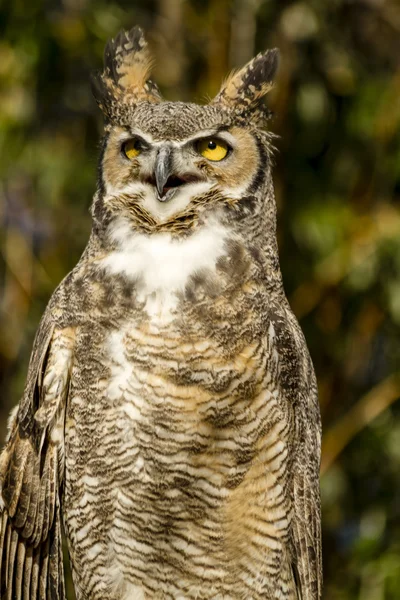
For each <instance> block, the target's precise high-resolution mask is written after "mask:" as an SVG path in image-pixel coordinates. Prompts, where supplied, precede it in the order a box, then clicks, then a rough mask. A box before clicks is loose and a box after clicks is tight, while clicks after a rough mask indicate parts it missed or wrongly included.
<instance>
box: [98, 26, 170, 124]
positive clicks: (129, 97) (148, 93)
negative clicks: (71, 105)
mask: <svg viewBox="0 0 400 600" xmlns="http://www.w3.org/2000/svg"><path fill="white" fill-rule="evenodd" d="M152 66H153V59H152V57H151V55H150V51H149V48H148V44H147V42H146V39H145V37H144V34H143V31H142V29H140V27H134V28H133V29H131V30H130V31H120V32H119V33H118V35H117V36H116V37H115V38H114V39H111V40H109V41H108V42H107V45H106V48H105V51H104V70H103V71H102V72H99V71H98V72H96V73H94V74H93V75H92V91H93V94H94V97H95V98H96V100H97V103H98V104H99V106H100V108H101V109H102V111H103V112H104V114H105V116H106V117H109V118H110V117H111V116H112V113H113V105H114V104H115V103H116V102H118V103H121V101H122V102H124V101H129V102H131V103H133V104H136V103H137V102H140V101H147V102H159V101H160V100H161V96H160V93H159V91H158V89H157V86H156V85H155V84H154V83H153V82H151V81H150V80H149V77H150V73H151V68H152Z"/></svg>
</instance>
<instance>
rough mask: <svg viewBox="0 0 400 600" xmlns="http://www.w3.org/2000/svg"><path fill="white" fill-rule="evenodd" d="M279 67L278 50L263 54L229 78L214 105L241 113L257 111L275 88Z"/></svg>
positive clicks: (213, 102)
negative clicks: (262, 101) (266, 96)
mask: <svg viewBox="0 0 400 600" xmlns="http://www.w3.org/2000/svg"><path fill="white" fill-rule="evenodd" d="M278 65H279V50H278V49H277V48H274V49H273V50H267V51H266V52H261V53H260V54H258V55H257V56H255V57H254V58H253V59H252V60H251V61H250V62H249V63H247V65H245V66H244V67H242V68H241V69H239V70H238V71H234V72H233V73H231V74H230V75H229V76H228V78H227V79H226V80H225V82H224V83H223V84H222V86H221V89H220V91H219V93H218V94H217V96H216V97H215V98H214V100H213V101H212V104H220V105H223V106H225V107H226V108H229V109H232V110H235V111H239V112H241V113H245V112H249V111H253V110H256V109H257V108H259V106H260V104H261V100H262V99H263V97H264V96H265V95H266V94H267V93H268V92H269V91H270V90H271V88H272V87H273V84H274V77H275V74H276V71H277V69H278Z"/></svg>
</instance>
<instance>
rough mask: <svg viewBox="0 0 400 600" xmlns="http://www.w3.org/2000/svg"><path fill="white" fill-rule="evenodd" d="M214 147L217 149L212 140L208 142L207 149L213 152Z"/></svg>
mask: <svg viewBox="0 0 400 600" xmlns="http://www.w3.org/2000/svg"><path fill="white" fill-rule="evenodd" d="M216 147H217V144H216V143H215V142H214V141H213V140H211V141H210V142H208V148H209V149H210V150H215V148H216Z"/></svg>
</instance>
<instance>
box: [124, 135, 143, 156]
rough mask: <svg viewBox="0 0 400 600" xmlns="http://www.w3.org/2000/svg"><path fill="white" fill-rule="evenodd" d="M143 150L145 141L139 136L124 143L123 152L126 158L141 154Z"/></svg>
mask: <svg viewBox="0 0 400 600" xmlns="http://www.w3.org/2000/svg"><path fill="white" fill-rule="evenodd" d="M142 150H143V143H142V141H141V140H139V139H138V138H133V139H131V140H128V141H127V142H124V143H123V144H122V152H123V153H124V154H125V156H126V158H129V160H132V159H133V158H136V157H137V156H139V154H140V153H141V151H142Z"/></svg>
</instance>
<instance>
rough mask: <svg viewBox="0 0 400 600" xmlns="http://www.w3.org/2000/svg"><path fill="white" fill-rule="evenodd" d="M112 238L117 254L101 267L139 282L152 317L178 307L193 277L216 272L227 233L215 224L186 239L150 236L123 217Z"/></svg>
mask: <svg viewBox="0 0 400 600" xmlns="http://www.w3.org/2000/svg"><path fill="white" fill-rule="evenodd" d="M109 236H110V239H111V240H112V241H113V242H115V243H116V245H117V250H114V251H113V252H111V253H110V254H109V255H108V256H107V257H106V258H104V259H102V261H101V266H102V267H104V268H105V269H106V270H107V271H109V272H110V273H112V274H122V275H124V276H125V277H128V278H129V279H132V280H136V281H137V290H138V300H139V301H143V302H145V307H146V311H147V312H148V314H149V315H155V314H159V315H161V314H164V315H165V314H166V313H170V312H171V311H173V309H174V308H175V307H176V304H177V300H178V298H177V294H178V293H179V292H183V291H184V289H185V286H186V284H187V282H188V280H189V278H190V277H191V276H192V275H194V274H195V273H196V272H199V271H201V270H203V269H215V265H216V262H217V260H218V258H219V257H220V256H222V255H223V254H224V247H225V240H226V236H227V232H226V230H225V228H224V227H223V226H221V225H220V224H218V223H216V222H215V221H214V222H210V223H208V224H204V225H203V226H202V227H201V228H200V229H199V230H198V231H197V232H195V233H193V234H192V235H191V236H189V237H187V238H183V239H179V238H173V237H172V236H171V234H170V233H156V234H151V235H147V234H144V233H138V232H134V231H132V228H131V225H130V223H129V222H128V221H127V220H126V219H124V218H123V217H120V218H119V219H117V220H116V221H114V222H113V224H112V225H111V227H110V230H109Z"/></svg>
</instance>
